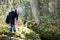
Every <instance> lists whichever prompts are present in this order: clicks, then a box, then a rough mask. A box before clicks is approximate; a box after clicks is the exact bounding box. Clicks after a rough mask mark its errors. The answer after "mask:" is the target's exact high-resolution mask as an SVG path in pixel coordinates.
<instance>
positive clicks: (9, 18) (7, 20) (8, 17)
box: [6, 15, 11, 24]
mask: <svg viewBox="0 0 60 40" xmlns="http://www.w3.org/2000/svg"><path fill="white" fill-rule="evenodd" d="M10 20H11V17H10V16H9V15H7V17H6V23H7V24H9V23H10Z"/></svg>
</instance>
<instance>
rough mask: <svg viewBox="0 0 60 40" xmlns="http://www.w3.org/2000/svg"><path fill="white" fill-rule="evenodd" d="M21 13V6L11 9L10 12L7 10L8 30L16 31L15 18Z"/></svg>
mask: <svg viewBox="0 0 60 40" xmlns="http://www.w3.org/2000/svg"><path fill="white" fill-rule="evenodd" d="M21 13H23V9H22V8H17V9H13V10H12V11H11V12H9V14H8V15H7V18H6V23H7V24H10V26H11V27H10V32H12V31H14V33H15V32H16V27H15V19H16V20H18V16H19V14H21Z"/></svg>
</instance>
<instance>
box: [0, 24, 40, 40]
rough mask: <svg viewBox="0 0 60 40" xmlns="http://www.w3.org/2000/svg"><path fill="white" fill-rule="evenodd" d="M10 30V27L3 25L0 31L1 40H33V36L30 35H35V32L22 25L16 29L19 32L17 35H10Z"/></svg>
mask: <svg viewBox="0 0 60 40" xmlns="http://www.w3.org/2000/svg"><path fill="white" fill-rule="evenodd" d="M9 28H10V27H8V26H6V25H2V26H1V27H0V30H1V31H0V40H33V38H32V36H30V35H31V34H30V33H32V34H33V33H34V34H35V32H34V31H33V30H31V29H29V28H27V26H24V25H21V26H19V27H16V29H17V32H16V33H15V34H14V33H10V32H9ZM26 36H27V37H26ZM35 36H36V35H35ZM39 40H40V39H39Z"/></svg>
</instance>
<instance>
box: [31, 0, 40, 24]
mask: <svg viewBox="0 0 60 40" xmlns="http://www.w3.org/2000/svg"><path fill="white" fill-rule="evenodd" d="M30 3H31V8H32V15H33V17H34V18H35V21H36V23H37V25H39V24H40V19H39V13H38V3H37V0H30Z"/></svg>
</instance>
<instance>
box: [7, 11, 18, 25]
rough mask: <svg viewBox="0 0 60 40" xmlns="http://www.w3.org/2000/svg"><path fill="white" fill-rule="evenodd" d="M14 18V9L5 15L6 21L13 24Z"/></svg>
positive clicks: (15, 15)
mask: <svg viewBox="0 0 60 40" xmlns="http://www.w3.org/2000/svg"><path fill="white" fill-rule="evenodd" d="M15 18H16V20H18V15H17V12H16V10H15V11H11V12H9V14H8V15H7V18H6V23H7V24H9V23H10V24H13V25H15Z"/></svg>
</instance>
